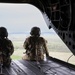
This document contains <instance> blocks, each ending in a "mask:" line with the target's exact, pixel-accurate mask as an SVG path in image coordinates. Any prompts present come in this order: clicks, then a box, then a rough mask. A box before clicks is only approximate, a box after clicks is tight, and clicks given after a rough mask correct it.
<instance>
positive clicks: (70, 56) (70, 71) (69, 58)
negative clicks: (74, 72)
mask: <svg viewBox="0 0 75 75" xmlns="http://www.w3.org/2000/svg"><path fill="white" fill-rule="evenodd" d="M72 56H74V55H73V54H72V55H70V56H69V58H68V59H67V63H69V60H70V58H71V57H72ZM68 68H69V70H70V73H71V69H70V66H68Z"/></svg>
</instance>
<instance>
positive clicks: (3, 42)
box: [0, 39, 14, 62]
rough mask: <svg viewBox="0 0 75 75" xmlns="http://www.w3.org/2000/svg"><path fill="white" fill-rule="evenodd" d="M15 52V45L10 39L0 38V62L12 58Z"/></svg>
mask: <svg viewBox="0 0 75 75" xmlns="http://www.w3.org/2000/svg"><path fill="white" fill-rule="evenodd" d="M13 52H14V47H13V44H12V42H11V40H9V39H0V62H6V61H9V60H10V56H11V55H12V54H13Z"/></svg>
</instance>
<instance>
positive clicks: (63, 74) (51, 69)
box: [2, 60, 75, 75]
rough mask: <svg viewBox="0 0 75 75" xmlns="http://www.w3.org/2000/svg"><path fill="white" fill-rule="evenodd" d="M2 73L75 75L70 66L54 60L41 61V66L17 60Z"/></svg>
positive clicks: (5, 74)
mask: <svg viewBox="0 0 75 75" xmlns="http://www.w3.org/2000/svg"><path fill="white" fill-rule="evenodd" d="M39 66H40V67H39ZM2 71H3V73H4V75H75V70H72V69H70V68H69V66H68V67H65V66H63V65H60V64H58V63H56V62H54V61H52V60H48V61H41V62H40V64H37V63H36V62H35V61H26V60H16V61H12V63H11V66H10V67H9V68H6V67H5V68H3V69H2Z"/></svg>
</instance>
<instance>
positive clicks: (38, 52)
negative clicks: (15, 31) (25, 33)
mask: <svg viewBox="0 0 75 75" xmlns="http://www.w3.org/2000/svg"><path fill="white" fill-rule="evenodd" d="M23 46H24V48H25V49H26V54H27V55H28V57H29V58H30V60H43V59H44V54H47V55H48V51H47V46H46V40H45V39H44V38H43V37H38V38H37V37H32V36H30V37H28V38H26V40H25V42H24V45H23Z"/></svg>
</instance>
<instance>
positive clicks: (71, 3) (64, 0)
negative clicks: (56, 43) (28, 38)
mask: <svg viewBox="0 0 75 75" xmlns="http://www.w3.org/2000/svg"><path fill="white" fill-rule="evenodd" d="M0 3H10V4H11V3H15V4H20V3H21V4H24V3H28V4H32V5H34V6H35V7H37V8H38V9H39V10H40V11H41V13H42V15H43V18H44V20H45V22H46V24H47V27H48V28H49V29H51V28H53V29H54V31H55V32H56V33H57V35H58V36H59V37H60V38H61V40H62V41H63V42H64V43H65V45H66V46H67V47H68V48H69V50H70V51H71V53H72V54H73V55H75V29H74V27H75V26H74V24H75V21H74V20H75V14H74V13H75V0H0ZM70 57H71V56H70ZM69 59H70V58H69ZM69 59H68V60H69ZM74 60H75V59H74ZM0 75H75V65H73V64H70V63H68V62H65V61H62V60H60V59H56V58H54V57H51V56H50V57H49V58H48V60H47V61H41V62H38V63H37V62H36V61H26V60H15V61H13V60H12V62H11V65H10V67H9V68H7V67H5V68H2V67H1V68H0Z"/></svg>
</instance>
